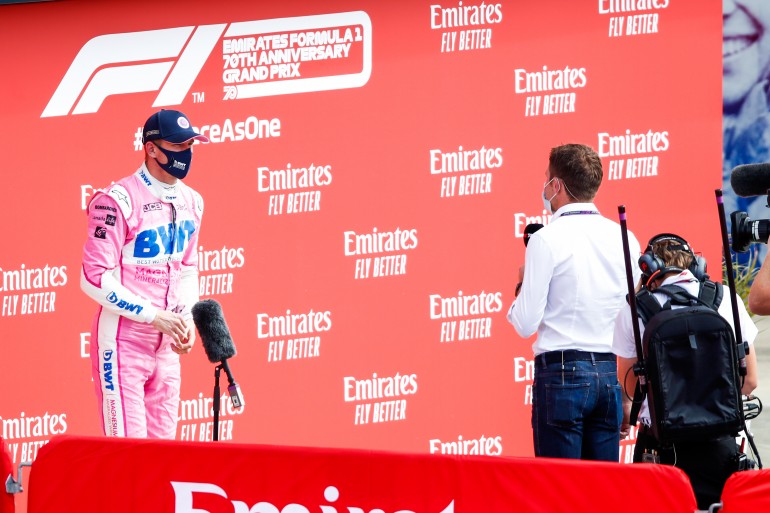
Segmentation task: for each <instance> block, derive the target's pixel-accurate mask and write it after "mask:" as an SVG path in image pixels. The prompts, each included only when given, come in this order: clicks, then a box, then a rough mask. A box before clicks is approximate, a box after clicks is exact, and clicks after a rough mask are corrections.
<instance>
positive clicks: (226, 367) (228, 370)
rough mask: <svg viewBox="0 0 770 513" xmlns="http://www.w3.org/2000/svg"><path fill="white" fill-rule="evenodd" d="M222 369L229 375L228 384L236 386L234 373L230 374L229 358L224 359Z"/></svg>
mask: <svg viewBox="0 0 770 513" xmlns="http://www.w3.org/2000/svg"><path fill="white" fill-rule="evenodd" d="M222 369H223V370H224V371H225V374H227V382H228V383H230V385H231V386H232V385H234V384H235V379H233V373H232V372H230V366H229V365H228V364H227V358H223V359H222Z"/></svg>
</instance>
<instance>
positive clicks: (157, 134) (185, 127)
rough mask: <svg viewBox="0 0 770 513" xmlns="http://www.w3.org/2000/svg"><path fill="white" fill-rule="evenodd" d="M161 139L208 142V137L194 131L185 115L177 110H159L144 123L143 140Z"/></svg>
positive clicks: (177, 141)
mask: <svg viewBox="0 0 770 513" xmlns="http://www.w3.org/2000/svg"><path fill="white" fill-rule="evenodd" d="M156 139H163V140H164V141H168V142H172V143H183V142H186V141H189V140H190V139H197V140H199V141H201V142H209V138H208V137H206V136H205V135H201V134H199V133H198V132H196V131H195V130H194V129H193V127H192V123H190V120H189V119H187V116H185V115H184V114H182V113H181V112H179V111H178V110H165V109H163V110H160V111H158V112H156V113H155V114H153V115H152V116H150V118H149V119H148V120H147V121H146V122H145V123H144V139H143V142H147V141H154V140H156Z"/></svg>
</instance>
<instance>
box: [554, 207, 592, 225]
mask: <svg viewBox="0 0 770 513" xmlns="http://www.w3.org/2000/svg"><path fill="white" fill-rule="evenodd" d="M580 211H585V212H590V213H592V214H598V213H599V209H597V208H596V205H594V204H593V203H567V204H566V205H564V206H563V207H561V208H560V209H559V210H557V211H556V212H554V213H553V217H551V221H554V220H555V219H557V218H559V217H560V216H561V215H562V214H564V213H565V212H580Z"/></svg>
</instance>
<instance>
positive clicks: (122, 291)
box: [80, 164, 203, 439]
mask: <svg viewBox="0 0 770 513" xmlns="http://www.w3.org/2000/svg"><path fill="white" fill-rule="evenodd" d="M87 214H88V240H87V241H86V244H85V247H84V249H83V269H82V274H81V280H80V285H81V288H82V289H83V291H84V292H85V293H86V294H88V295H89V296H90V297H91V298H92V299H94V300H95V301H96V302H97V303H99V305H100V306H99V309H98V311H97V313H96V316H95V318H94V322H93V326H92V330H91V369H92V373H93V378H94V386H95V389H96V395H97V398H98V400H99V405H100V415H101V419H102V426H103V429H104V432H105V434H106V435H108V436H128V437H138V438H145V437H150V438H168V439H173V438H175V436H176V426H177V419H178V411H179V387H180V382H181V376H180V365H179V355H178V354H176V353H174V352H173V351H172V349H171V342H172V339H171V338H170V337H168V336H167V335H163V334H162V333H161V332H159V331H158V330H156V329H155V328H154V327H153V326H152V325H151V324H150V323H151V322H152V321H153V319H154V318H155V315H156V313H157V311H158V310H171V311H174V312H177V313H180V314H181V315H182V316H183V318H184V319H185V320H186V321H187V322H188V323H189V325H192V321H191V319H192V314H191V312H190V309H191V308H192V306H193V305H194V304H195V303H196V302H197V301H198V252H197V247H198V243H197V242H198V231H199V228H200V222H201V216H202V214H203V200H202V198H201V196H200V194H198V193H197V192H195V191H194V190H193V189H191V188H190V187H188V186H186V185H184V184H183V183H182V182H181V181H178V182H177V183H176V184H175V185H168V184H164V183H161V182H160V181H158V180H156V179H155V178H153V177H152V175H150V173H149V172H148V171H147V168H146V167H145V165H144V164H143V165H142V167H140V168H139V169H138V170H137V171H136V173H134V174H133V175H131V176H128V177H126V178H123V179H122V180H120V181H118V182H117V183H115V184H113V185H112V186H110V187H108V188H106V189H104V190H101V191H98V192H97V193H96V194H95V195H94V197H93V198H92V199H91V202H90V203H89V205H88V209H87Z"/></svg>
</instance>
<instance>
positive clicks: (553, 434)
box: [532, 352, 623, 462]
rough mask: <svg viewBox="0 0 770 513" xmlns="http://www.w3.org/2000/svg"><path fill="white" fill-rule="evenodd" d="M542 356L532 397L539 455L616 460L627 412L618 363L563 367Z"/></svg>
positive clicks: (566, 364)
mask: <svg viewBox="0 0 770 513" xmlns="http://www.w3.org/2000/svg"><path fill="white" fill-rule="evenodd" d="M570 353H574V352H570ZM591 354H592V353H583V355H589V358H590V356H591ZM594 354H595V353H594ZM540 356H541V355H538V357H536V358H535V381H534V393H533V397H532V432H533V438H534V444H535V456H546V457H550V458H574V459H584V460H602V461H614V462H617V461H618V456H619V447H620V423H621V421H622V420H623V408H622V405H621V395H620V394H621V391H620V384H619V383H618V377H617V363H616V361H615V360H614V359H613V360H612V361H598V360H587V361H575V360H565V361H564V365H563V366H562V363H561V361H559V362H552V363H546V362H545V361H543V359H541V358H540Z"/></svg>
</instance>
